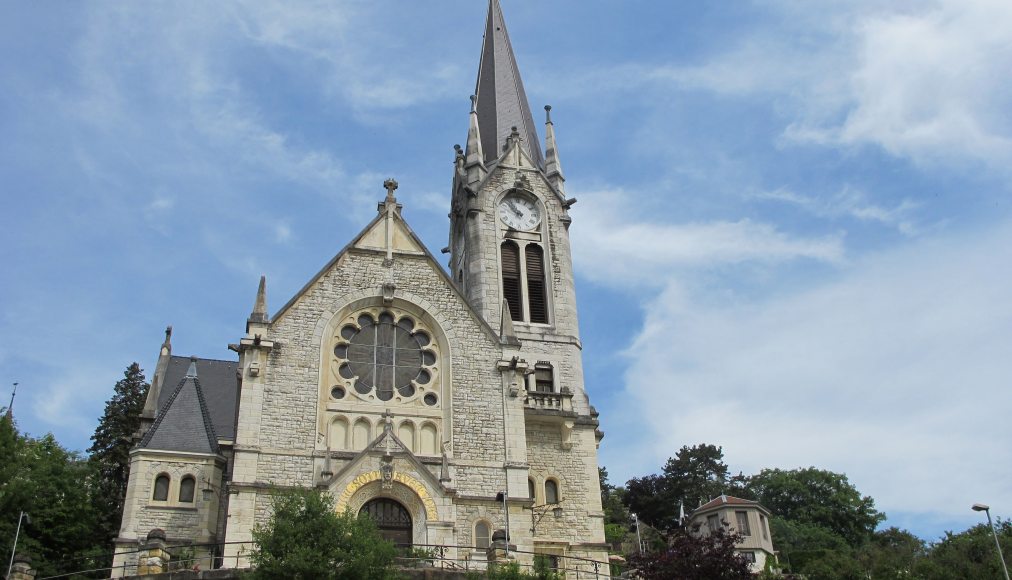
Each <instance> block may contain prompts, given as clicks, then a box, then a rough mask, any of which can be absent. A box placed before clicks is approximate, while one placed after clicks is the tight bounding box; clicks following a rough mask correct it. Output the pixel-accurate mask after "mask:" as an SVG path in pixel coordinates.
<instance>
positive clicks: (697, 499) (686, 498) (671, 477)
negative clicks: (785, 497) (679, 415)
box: [624, 443, 738, 530]
mask: <svg viewBox="0 0 1012 580" xmlns="http://www.w3.org/2000/svg"><path fill="white" fill-rule="evenodd" d="M733 479H734V478H731V477H729V476H728V468H727V465H726V464H725V463H724V451H723V449H722V448H721V447H717V446H716V445H709V444H706V443H703V444H699V445H693V446H692V447H689V446H683V447H682V448H681V449H680V450H679V451H678V453H677V454H676V455H675V456H674V457H671V458H669V459H668V461H667V463H665V464H664V468H663V469H662V471H661V473H660V474H659V475H648V476H646V477H640V478H633V479H630V480H629V481H628V482H627V483H626V493H625V495H624V500H625V504H626V506H628V508H629V510H630V511H632V512H633V513H635V514H637V515H638V516H639V517H640V519H642V520H643V521H645V522H647V523H649V524H650V525H652V526H654V527H657V528H661V529H665V530H673V529H675V528H677V527H678V526H679V525H680V522H679V521H678V514H679V504H680V502H685V508H686V510H691V509H692V508H694V507H695V506H697V505H699V504H700V503H702V502H705V501H708V500H710V499H713V498H714V497H717V496H718V495H720V494H721V493H725V492H731V491H738V487H737V486H736V485H734V482H737V479H734V481H732V480H733Z"/></svg>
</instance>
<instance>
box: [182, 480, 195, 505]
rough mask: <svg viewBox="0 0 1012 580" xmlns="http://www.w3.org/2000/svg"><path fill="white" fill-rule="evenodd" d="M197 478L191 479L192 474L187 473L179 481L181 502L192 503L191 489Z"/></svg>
mask: <svg viewBox="0 0 1012 580" xmlns="http://www.w3.org/2000/svg"><path fill="white" fill-rule="evenodd" d="M196 483H197V480H195V479H193V476H190V475H187V476H186V477H184V478H183V479H182V481H180V482H179V501H180V502H181V503H193V489H194V487H195V486H196Z"/></svg>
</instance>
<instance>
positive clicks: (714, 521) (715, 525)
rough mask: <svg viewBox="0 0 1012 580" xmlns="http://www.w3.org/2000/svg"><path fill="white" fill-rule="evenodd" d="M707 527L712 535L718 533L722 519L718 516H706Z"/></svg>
mask: <svg viewBox="0 0 1012 580" xmlns="http://www.w3.org/2000/svg"><path fill="white" fill-rule="evenodd" d="M706 527H708V528H710V532H711V533H716V532H717V530H719V529H720V517H719V516H717V514H713V515H712V516H706Z"/></svg>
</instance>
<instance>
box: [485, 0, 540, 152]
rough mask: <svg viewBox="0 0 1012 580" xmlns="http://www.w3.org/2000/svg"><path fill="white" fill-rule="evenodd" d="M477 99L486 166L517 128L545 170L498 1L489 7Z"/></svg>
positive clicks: (522, 139)
mask: <svg viewBox="0 0 1012 580" xmlns="http://www.w3.org/2000/svg"><path fill="white" fill-rule="evenodd" d="M475 95H477V97H478V99H477V107H476V110H477V114H478V126H479V128H480V133H481V148H482V150H483V151H484V154H485V162H486V163H488V162H490V161H494V160H496V159H498V158H499V156H500V155H502V150H503V145H505V143H506V139H507V138H508V137H509V136H510V133H511V131H512V128H513V127H517V128H518V129H519V131H520V138H521V141H520V145H521V147H522V148H523V150H524V151H526V152H527V154H528V155H529V156H530V158H531V160H532V161H533V162H534V164H535V165H537V166H538V167H540V168H544V166H545V160H544V158H543V157H542V155H541V145H540V142H539V140H538V133H537V130H536V129H535V127H534V120H533V118H532V117H531V107H530V105H529V104H528V103H527V94H526V93H525V92H524V83H523V81H521V80H520V70H519V69H518V68H517V60H516V57H515V56H514V55H513V47H512V45H511V44H510V37H509V34H508V33H507V32H506V22H505V21H504V20H503V15H502V7H501V6H499V0H489V3H488V20H487V21H486V23H485V40H484V41H483V42H482V47H481V63H480V64H479V66H478V82H477V87H476V88H475Z"/></svg>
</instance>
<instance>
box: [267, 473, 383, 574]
mask: <svg viewBox="0 0 1012 580" xmlns="http://www.w3.org/2000/svg"><path fill="white" fill-rule="evenodd" d="M272 507H273V513H272V514H271V517H270V519H269V520H268V521H267V522H266V523H264V524H263V525H258V526H257V527H256V528H255V529H254V530H253V540H254V542H255V548H254V549H253V552H252V554H251V555H250V562H252V564H253V566H254V570H253V573H252V577H253V578H255V579H270V578H292V579H296V580H300V579H301V580H317V579H319V580H386V579H389V578H395V577H396V576H395V574H394V572H393V569H392V565H393V562H394V557H395V555H396V550H395V549H394V546H393V544H391V543H390V542H387V541H386V540H384V539H383V538H381V537H380V535H379V532H378V531H377V530H376V526H375V524H374V523H373V522H372V520H371V519H369V517H368V516H366V515H359V516H358V517H356V516H354V515H352V514H351V513H350V512H347V511H346V512H343V513H337V512H336V511H335V509H334V500H333V498H332V497H331V496H330V495H329V494H326V493H322V492H319V491H315V490H300V491H290V492H284V493H279V494H278V495H275V496H274V499H273V502H272Z"/></svg>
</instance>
